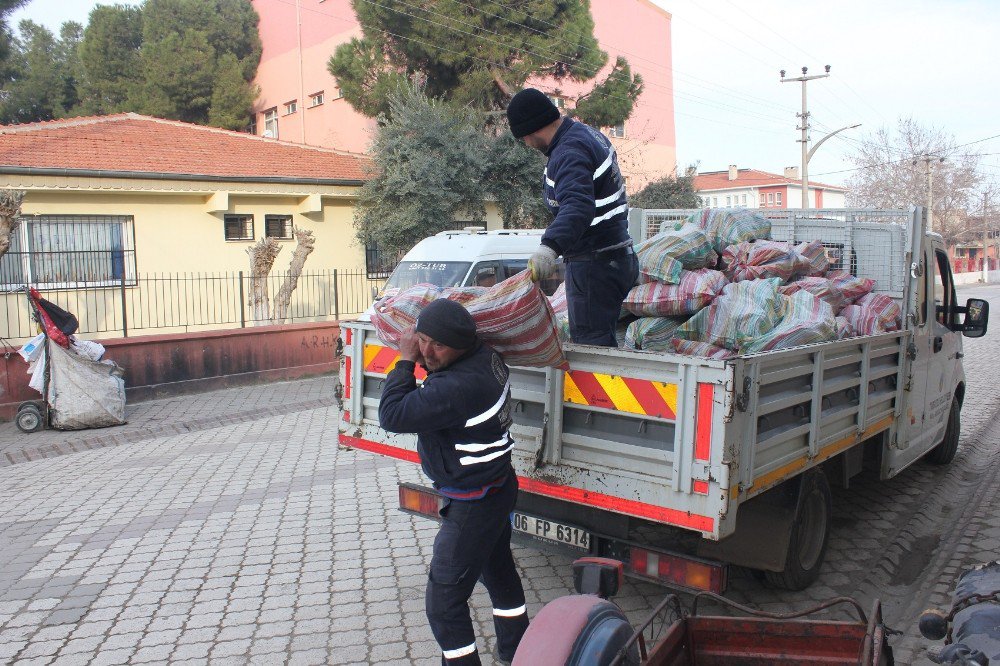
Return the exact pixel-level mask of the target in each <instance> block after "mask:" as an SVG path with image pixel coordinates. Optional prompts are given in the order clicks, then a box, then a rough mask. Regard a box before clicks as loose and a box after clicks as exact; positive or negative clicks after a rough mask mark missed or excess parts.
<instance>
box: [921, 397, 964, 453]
mask: <svg viewBox="0 0 1000 666" xmlns="http://www.w3.org/2000/svg"><path fill="white" fill-rule="evenodd" d="M961 434H962V405H960V404H959V403H958V397H957V396H956V397H954V398H952V399H951V410H950V411H949V412H948V425H946V426H945V428H944V438H943V439H942V440H941V443H940V444H938V445H937V446H935V447H934V448H933V449H931V450H930V451H928V452H927V454H926V455H925V456H924V460H926V461H927V462H929V463H930V464H932V465H947V464H948V463H950V462H951V461H952V460H954V459H955V454H956V453H957V452H958V437H959V435H961Z"/></svg>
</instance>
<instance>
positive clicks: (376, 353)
mask: <svg viewBox="0 0 1000 666" xmlns="http://www.w3.org/2000/svg"><path fill="white" fill-rule="evenodd" d="M398 361H399V350H397V349H393V348H392V347H386V346H383V345H365V372H377V373H379V374H384V375H387V374H389V373H390V372H392V369H393V368H395V367H396V363H397V362H398ZM413 374H414V376H415V377H416V378H417V379H423V378H424V377H426V376H427V372H426V371H425V370H424V369H423V368H422V367H420V366H419V365H418V366H417V367H416V369H415V370H414V371H413Z"/></svg>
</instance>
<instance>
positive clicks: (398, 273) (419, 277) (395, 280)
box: [385, 261, 472, 289]
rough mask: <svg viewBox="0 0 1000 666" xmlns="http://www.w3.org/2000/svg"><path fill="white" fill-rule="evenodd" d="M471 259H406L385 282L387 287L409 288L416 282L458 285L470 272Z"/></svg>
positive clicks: (443, 285) (444, 285)
mask: <svg viewBox="0 0 1000 666" xmlns="http://www.w3.org/2000/svg"><path fill="white" fill-rule="evenodd" d="M471 265H472V262H469V261H404V262H402V263H400V264H399V265H398V266H396V270H394V271H393V272H392V275H390V276H389V281H388V282H386V283H385V288H386V289H408V288H409V287H412V286H413V285H415V284H427V283H430V284H436V285H437V286H439V287H457V286H458V285H460V284H461V283H462V280H463V279H465V276H466V274H467V273H468V272H469V266H471Z"/></svg>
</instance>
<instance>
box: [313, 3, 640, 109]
mask: <svg viewBox="0 0 1000 666" xmlns="http://www.w3.org/2000/svg"><path fill="white" fill-rule="evenodd" d="M351 4H352V6H353V7H354V11H355V14H356V15H357V17H358V21H359V22H360V24H361V28H362V30H363V31H364V35H363V37H361V38H360V39H358V38H355V39H352V40H351V41H350V42H348V43H345V44H342V45H341V46H339V47H338V48H337V50H336V52H335V53H334V55H333V56H332V57H331V58H330V61H329V63H328V69H329V70H330V73H331V74H333V75H334V76H335V77H337V81H338V84H339V85H340V89H341V91H342V92H343V94H344V98H345V99H346V100H347V101H348V102H349V103H350V104H351V106H353V107H354V108H355V109H356V110H357V111H359V112H361V113H363V114H365V115H367V116H370V117H377V116H379V115H380V114H388V113H389V112H390V111H391V104H390V102H389V99H390V97H391V95H392V94H393V93H394V92H395V91H396V90H397V89H399V86H400V84H401V82H403V81H417V82H419V83H420V84H422V85H424V86H425V89H426V92H427V94H428V95H429V96H430V97H432V98H441V99H444V100H446V101H449V102H452V103H455V104H457V105H460V106H469V107H472V108H478V109H481V110H486V111H497V110H500V109H503V108H504V107H505V106H506V104H507V102H508V101H509V99H510V97H511V95H512V94H513V93H514V92H516V91H517V90H519V89H520V88H522V87H524V84H525V81H527V80H528V78H529V77H532V76H548V77H551V78H553V79H554V80H555V81H557V82H559V81H589V80H591V79H593V78H594V77H596V76H597V74H598V73H599V71H600V70H601V68H602V67H603V66H604V65H605V63H606V61H607V54H606V53H605V52H603V51H602V50H601V49H600V47H599V45H598V43H597V40H596V39H595V38H594V35H593V32H594V21H593V18H592V17H591V15H590V3H589V2H588V0H564V1H562V2H550V1H548V0H510V1H509V2H506V3H489V4H487V5H485V6H484V7H483V8H479V7H477V6H475V5H474V4H473V3H467V2H458V1H457V0H428V1H427V2H424V3H421V4H420V5H419V6H418V5H416V4H415V3H411V2H404V1H403V0H383V1H382V2H378V3H375V2H370V1H369V0H352V3H351ZM641 92H642V79H641V77H640V76H638V75H634V76H633V75H632V74H631V71H630V69H629V67H628V63H627V62H625V61H624V59H619V60H618V61H617V62H616V64H615V66H614V67H613V68H612V70H611V72H610V74H609V75H608V77H606V78H605V79H604V80H603V81H601V82H599V83H597V84H596V85H594V86H593V88H592V89H591V91H590V92H589V93H587V94H586V95H585V96H584V98H582V99H581V100H580V103H581V106H580V107H579V108H578V115H579V117H580V118H581V120H584V121H585V122H590V123H594V124H596V125H598V126H601V125H615V124H618V123H620V122H623V121H624V120H625V119H626V118H627V117H628V116H629V114H630V113H631V111H632V106H633V103H634V102H635V99H636V98H637V97H638V96H639V94H640V93H641Z"/></svg>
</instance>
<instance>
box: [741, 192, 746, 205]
mask: <svg viewBox="0 0 1000 666" xmlns="http://www.w3.org/2000/svg"><path fill="white" fill-rule="evenodd" d="M740 196H741V197H743V205H744V206H746V205H747V195H745V194H742V195H740Z"/></svg>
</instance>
